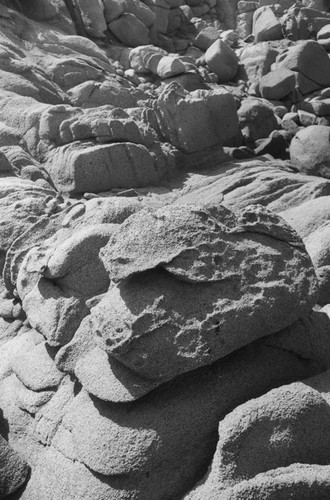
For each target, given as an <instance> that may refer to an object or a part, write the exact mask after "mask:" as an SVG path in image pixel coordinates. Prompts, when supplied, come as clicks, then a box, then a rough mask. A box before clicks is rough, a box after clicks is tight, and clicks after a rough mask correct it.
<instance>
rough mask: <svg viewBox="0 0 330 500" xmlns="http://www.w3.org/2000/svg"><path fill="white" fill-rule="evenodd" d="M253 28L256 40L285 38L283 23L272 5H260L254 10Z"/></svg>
mask: <svg viewBox="0 0 330 500" xmlns="http://www.w3.org/2000/svg"><path fill="white" fill-rule="evenodd" d="M252 30H253V34H254V39H255V41H256V42H263V41H267V40H280V39H281V38H283V34H282V28H281V23H280V22H279V20H278V19H277V17H276V16H275V14H274V12H273V11H272V9H271V8H270V7H260V8H259V9H257V10H256V11H255V12H254V14H253V28H252Z"/></svg>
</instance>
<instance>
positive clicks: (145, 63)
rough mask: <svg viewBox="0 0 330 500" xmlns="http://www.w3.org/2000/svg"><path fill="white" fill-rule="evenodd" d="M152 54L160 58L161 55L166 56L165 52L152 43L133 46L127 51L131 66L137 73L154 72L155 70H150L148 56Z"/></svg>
mask: <svg viewBox="0 0 330 500" xmlns="http://www.w3.org/2000/svg"><path fill="white" fill-rule="evenodd" d="M154 55H156V56H158V57H159V60H160V59H161V58H162V57H163V56H167V52H166V51H165V50H163V49H161V48H159V47H155V46H154V45H142V46H139V47H135V48H134V49H132V50H131V51H130V53H129V62H130V65H131V68H132V69H134V70H135V71H136V72H137V73H150V72H152V73H155V71H152V69H151V64H150V58H151V57H152V56H154Z"/></svg>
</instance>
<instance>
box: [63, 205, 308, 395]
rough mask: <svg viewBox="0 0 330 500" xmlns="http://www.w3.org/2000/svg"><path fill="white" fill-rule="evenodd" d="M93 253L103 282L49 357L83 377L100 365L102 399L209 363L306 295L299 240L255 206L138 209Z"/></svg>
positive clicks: (280, 318)
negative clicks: (103, 290) (87, 309)
mask: <svg viewBox="0 0 330 500" xmlns="http://www.w3.org/2000/svg"><path fill="white" fill-rule="evenodd" d="M247 248H249V251H247ZM283 255H285V256H286V257H285V258H283ZM280 256H281V257H280ZM101 258H102V260H103V262H104V266H105V269H106V270H107V271H108V273H109V277H110V280H111V282H112V285H111V286H110V288H109V290H108V292H107V293H105V294H104V295H103V296H102V297H100V300H99V302H98V304H96V305H94V306H93V307H91V313H90V315H89V316H87V317H86V318H85V319H84V320H83V322H82V323H81V325H80V327H79V329H78V330H77V333H76V334H75V336H74V337H73V339H72V341H71V342H70V343H69V344H68V345H67V346H65V347H63V348H62V349H61V350H60V352H59V354H58V363H59V366H60V367H62V369H64V370H70V371H72V370H76V373H77V375H78V376H79V378H80V379H81V380H82V381H83V383H87V384H89V382H90V381H93V380H94V381H95V380H97V376H96V374H97V373H100V371H99V370H98V368H97V367H101V366H103V369H102V370H105V371H106V373H107V376H106V377H103V378H104V384H103V385H102V391H101V392H98V393H97V395H98V396H99V397H100V394H101V393H102V394H103V398H105V399H108V400H112V399H113V398H116V400H117V399H119V400H127V399H128V400H129V399H135V398H136V397H140V396H141V395H142V394H143V393H146V392H148V391H150V390H151V389H153V388H154V387H155V386H157V385H159V384H160V383H162V382H164V381H166V380H169V379H172V378H174V377H175V376H177V375H178V374H180V373H183V372H187V371H189V370H193V369H195V368H197V367H199V366H202V365H205V364H209V363H212V362H213V361H215V360H216V359H219V358H221V357H224V356H226V355H227V354H229V353H230V352H233V351H235V350H237V349H239V348H240V347H241V346H243V345H245V344H248V343H250V342H252V341H253V340H255V339H257V338H260V337H262V336H264V335H267V334H270V333H272V332H275V331H278V330H280V329H282V328H284V327H285V326H288V325H289V324H291V323H293V322H294V321H295V320H296V319H297V318H299V316H301V315H302V314H303V313H304V312H307V311H308V310H309V308H310V307H312V305H313V303H314V301H315V300H316V297H315V294H316V281H315V277H314V271H313V268H312V267H311V264H310V261H309V258H308V256H307V254H306V252H305V251H304V249H303V246H302V242H301V240H300V239H299V238H298V236H297V235H296V233H294V232H293V231H292V230H291V229H290V228H289V226H286V225H285V224H284V223H283V221H282V220H281V219H280V218H278V217H277V216H275V215H274V214H271V213H270V212H268V211H267V210H265V209H262V207H248V208H246V209H245V210H242V211H240V212H238V213H236V214H234V213H232V212H231V211H229V210H227V209H225V208H224V207H218V209H217V211H215V212H214V213H213V215H211V213H209V212H208V211H207V210H205V209H203V208H202V207H193V206H176V207H165V208H162V209H159V210H157V211H156V212H153V211H149V210H142V211H139V212H137V213H136V214H135V215H133V216H131V217H129V218H128V219H127V220H126V222H124V223H123V224H122V225H121V226H120V228H118V230H117V231H116V232H115V233H114V235H113V237H112V238H111V239H110V240H109V243H108V244H107V245H106V246H105V247H104V248H103V249H102V250H101ZM252 269H253V270H254V272H253V275H252V274H251V270H252ZM238 270H239V271H238ZM269 283H272V285H271V286H270V285H269ZM293 290H295V292H294V293H293ZM178 296H181V297H185V300H184V301H181V302H178V301H177V297H178ZM201 296H203V300H201ZM234 311H240V314H237V313H235V314H233V312H234ZM279 311H281V313H279ZM271 312H273V313H271ZM91 331H93V332H95V334H94V335H92V336H91V335H90V333H89V332H91ZM83 350H84V353H82V351H83ZM82 356H83V357H85V360H84V361H81V362H80V361H79V359H80V358H81V357H82ZM87 359H88V361H87ZM92 360H94V362H92ZM96 360H98V361H97V363H96ZM83 365H84V366H85V367H86V366H92V365H94V366H96V371H95V369H93V373H90V374H89V373H86V368H83ZM102 370H101V371H102ZM89 371H90V370H87V372H89ZM106 379H107V380H108V382H107V383H105V381H106ZM88 387H89V390H90V391H91V392H92V393H95V390H96V389H94V390H93V389H92V387H91V386H90V385H88ZM111 388H113V389H111Z"/></svg>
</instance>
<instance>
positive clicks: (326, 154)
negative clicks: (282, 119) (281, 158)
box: [290, 125, 330, 179]
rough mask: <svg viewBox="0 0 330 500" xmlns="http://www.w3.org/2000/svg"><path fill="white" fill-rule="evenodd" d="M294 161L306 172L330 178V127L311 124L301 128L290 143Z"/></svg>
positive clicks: (291, 155) (291, 156)
mask: <svg viewBox="0 0 330 500" xmlns="http://www.w3.org/2000/svg"><path fill="white" fill-rule="evenodd" d="M290 158H291V161H292V163H293V164H294V165H295V166H296V167H297V168H298V169H299V170H300V172H303V173H305V174H309V175H320V176H322V177H326V178H327V179H329V178H330V127H327V126H325V125H311V126H310V127H306V128H305V129H303V130H300V131H299V132H298V133H297V134H296V135H295V137H294V138H293V139H292V141H291V144H290Z"/></svg>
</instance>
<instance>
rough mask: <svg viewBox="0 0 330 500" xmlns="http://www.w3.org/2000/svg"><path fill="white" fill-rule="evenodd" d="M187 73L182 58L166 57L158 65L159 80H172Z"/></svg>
mask: <svg viewBox="0 0 330 500" xmlns="http://www.w3.org/2000/svg"><path fill="white" fill-rule="evenodd" d="M186 71H187V67H186V66H185V64H184V62H182V61H181V60H180V58H176V57H171V56H164V57H162V58H161V59H160V60H159V63H158V64H157V69H156V73H157V75H158V76H159V78H161V79H164V78H170V77H172V76H175V75H181V74H182V73H185V72H186Z"/></svg>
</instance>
